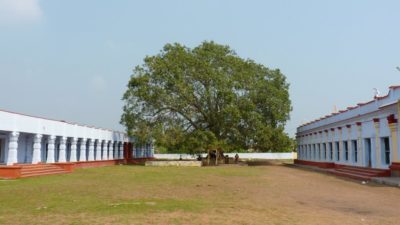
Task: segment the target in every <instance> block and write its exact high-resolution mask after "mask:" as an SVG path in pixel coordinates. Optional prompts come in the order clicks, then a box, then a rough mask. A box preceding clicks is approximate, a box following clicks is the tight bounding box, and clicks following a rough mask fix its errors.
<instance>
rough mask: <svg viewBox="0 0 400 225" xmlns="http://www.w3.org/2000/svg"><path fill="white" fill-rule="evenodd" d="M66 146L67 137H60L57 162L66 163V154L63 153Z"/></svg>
mask: <svg viewBox="0 0 400 225" xmlns="http://www.w3.org/2000/svg"><path fill="white" fill-rule="evenodd" d="M66 144H67V137H61V139H60V151H59V153H58V162H60V163H64V162H66V161H67V159H66V158H67V157H66V156H67V155H66V154H67V152H66V151H65V149H66Z"/></svg>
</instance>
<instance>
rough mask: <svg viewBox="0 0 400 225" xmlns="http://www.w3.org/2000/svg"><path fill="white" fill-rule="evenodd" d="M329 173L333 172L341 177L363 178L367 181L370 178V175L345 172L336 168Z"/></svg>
mask: <svg viewBox="0 0 400 225" xmlns="http://www.w3.org/2000/svg"><path fill="white" fill-rule="evenodd" d="M330 173H331V174H334V175H336V176H341V177H347V178H352V179H356V180H364V181H369V180H371V177H370V176H363V175H358V174H354V173H346V172H341V171H337V170H333V171H330Z"/></svg>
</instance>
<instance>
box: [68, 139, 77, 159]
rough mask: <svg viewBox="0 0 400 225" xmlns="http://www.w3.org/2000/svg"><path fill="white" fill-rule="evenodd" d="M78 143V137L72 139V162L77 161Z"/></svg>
mask: <svg viewBox="0 0 400 225" xmlns="http://www.w3.org/2000/svg"><path fill="white" fill-rule="evenodd" d="M76 145H77V138H72V139H71V155H70V157H69V161H70V162H76Z"/></svg>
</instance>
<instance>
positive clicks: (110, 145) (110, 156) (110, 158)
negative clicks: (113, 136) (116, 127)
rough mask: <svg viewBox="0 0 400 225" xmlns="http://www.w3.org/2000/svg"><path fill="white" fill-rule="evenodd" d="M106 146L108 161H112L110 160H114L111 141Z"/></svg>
mask: <svg viewBox="0 0 400 225" xmlns="http://www.w3.org/2000/svg"><path fill="white" fill-rule="evenodd" d="M108 145H109V149H108V159H109V160H112V159H114V154H113V152H114V143H113V142H112V141H109V142H108Z"/></svg>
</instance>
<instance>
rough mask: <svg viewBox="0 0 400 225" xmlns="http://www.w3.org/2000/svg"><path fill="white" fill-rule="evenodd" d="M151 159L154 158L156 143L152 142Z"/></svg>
mask: <svg viewBox="0 0 400 225" xmlns="http://www.w3.org/2000/svg"><path fill="white" fill-rule="evenodd" d="M150 157H151V158H153V157H154V141H152V143H151V148H150Z"/></svg>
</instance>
